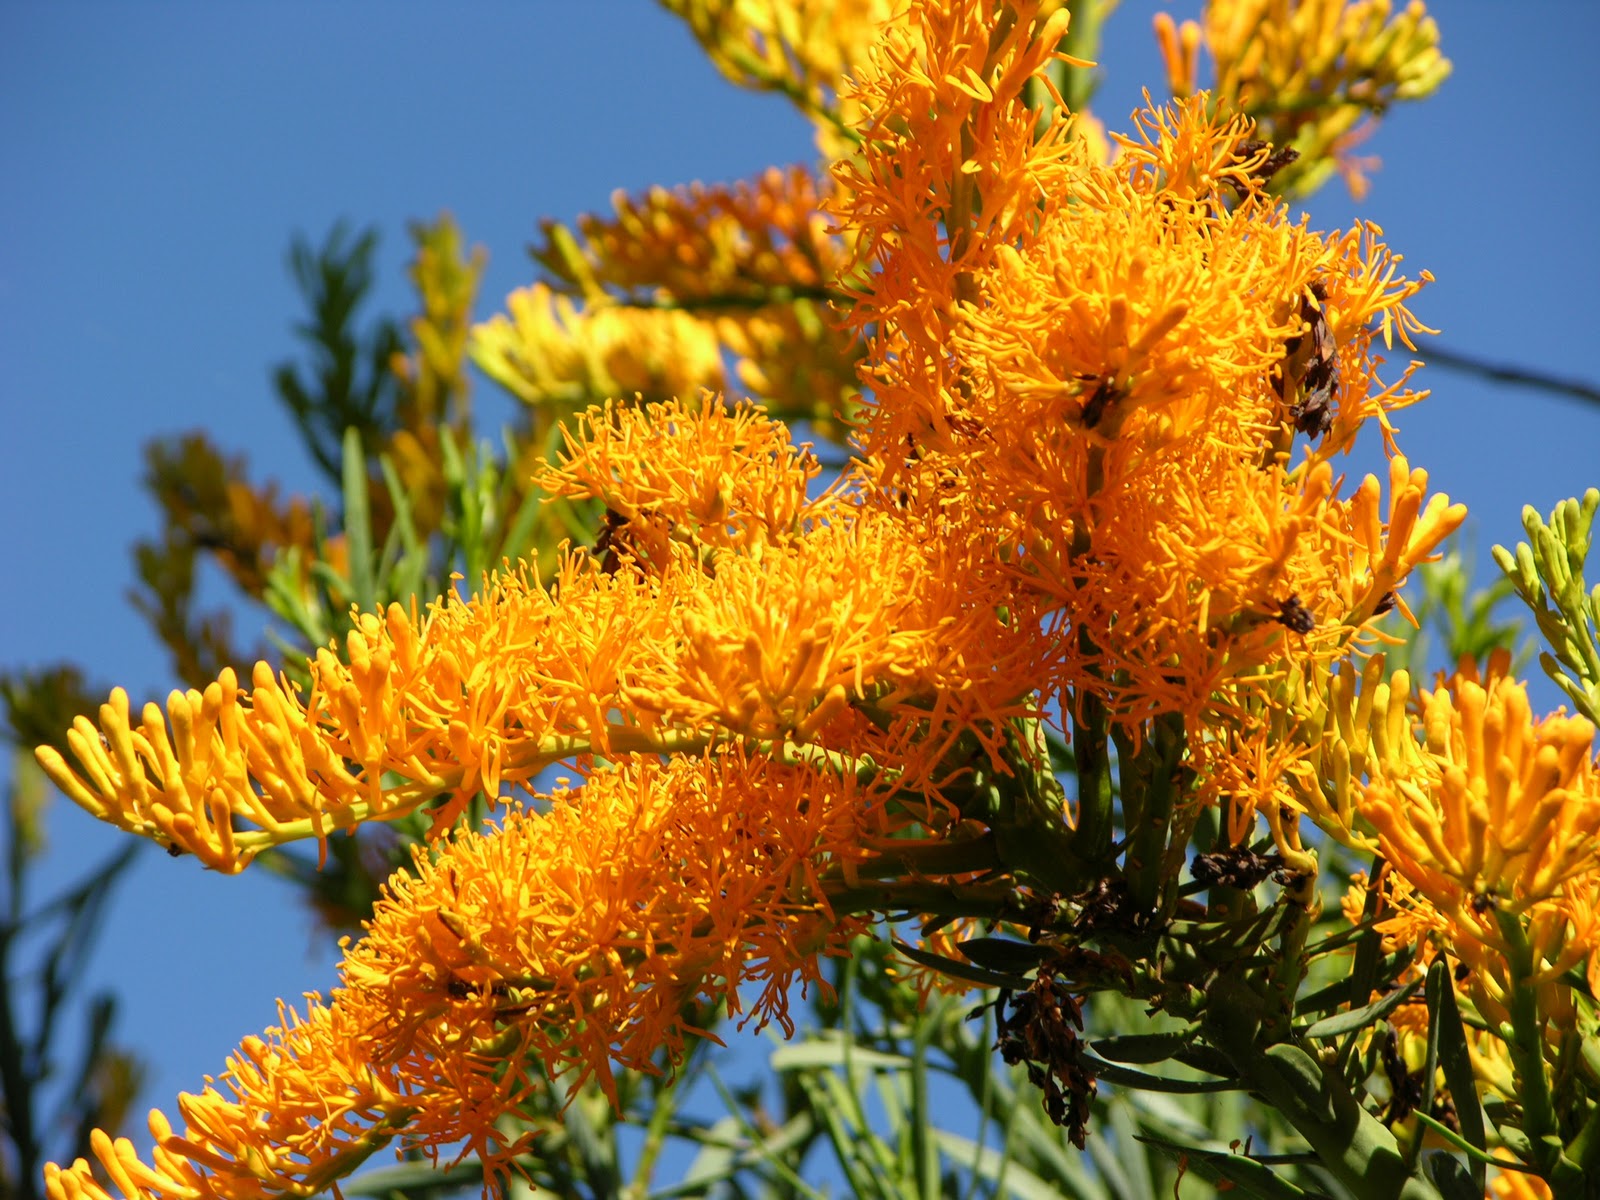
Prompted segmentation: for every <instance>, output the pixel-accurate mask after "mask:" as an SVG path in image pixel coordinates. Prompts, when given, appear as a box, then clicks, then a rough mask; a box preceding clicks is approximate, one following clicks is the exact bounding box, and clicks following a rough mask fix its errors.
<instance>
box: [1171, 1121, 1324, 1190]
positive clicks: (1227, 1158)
mask: <svg viewBox="0 0 1600 1200" xmlns="http://www.w3.org/2000/svg"><path fill="white" fill-rule="evenodd" d="M1139 1140H1140V1141H1141V1142H1145V1143H1147V1144H1148V1145H1152V1146H1155V1147H1157V1148H1158V1149H1160V1150H1164V1151H1166V1152H1167V1153H1168V1154H1170V1155H1172V1157H1173V1158H1174V1159H1175V1160H1176V1161H1178V1162H1179V1163H1182V1164H1184V1165H1185V1166H1186V1167H1187V1169H1188V1170H1190V1171H1193V1172H1194V1173H1195V1174H1197V1175H1199V1176H1200V1177H1201V1178H1203V1179H1205V1180H1207V1181H1209V1182H1211V1183H1213V1184H1232V1185H1233V1186H1234V1187H1236V1188H1239V1189H1240V1190H1242V1191H1243V1192H1244V1193H1245V1194H1246V1195H1249V1196H1255V1197H1257V1198H1258V1200H1313V1198H1318V1197H1320V1193H1316V1192H1308V1191H1306V1190H1305V1189H1304V1188H1300V1187H1297V1186H1296V1185H1295V1184H1292V1183H1290V1182H1289V1181H1288V1180H1287V1179H1284V1178H1283V1177H1282V1176H1280V1175H1278V1174H1277V1173H1276V1172H1275V1171H1273V1169H1272V1168H1271V1167H1269V1166H1267V1165H1265V1164H1264V1163H1259V1162H1257V1161H1256V1160H1255V1159H1253V1158H1249V1157H1247V1156H1245V1155H1243V1154H1235V1153H1233V1152H1232V1151H1226V1150H1210V1149H1207V1148H1206V1147H1204V1146H1187V1145H1184V1144H1182V1143H1180V1142H1170V1141H1168V1140H1167V1139H1165V1138H1159V1137H1154V1136H1152V1135H1150V1134H1143V1135H1141V1136H1140V1138H1139ZM1320 1200H1326V1198H1325V1197H1322V1198H1320Z"/></svg>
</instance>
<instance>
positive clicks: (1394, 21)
mask: <svg viewBox="0 0 1600 1200" xmlns="http://www.w3.org/2000/svg"><path fill="white" fill-rule="evenodd" d="M1155 27H1156V37H1157V40H1158V41H1159V43H1160V45H1161V53H1162V57H1163V58H1165V60H1166V64H1167V80H1168V84H1169V86H1170V87H1171V89H1172V94H1173V95H1174V96H1177V97H1180V98H1183V97H1188V96H1190V95H1193V94H1194V93H1195V92H1196V91H1197V90H1198V89H1199V86H1200V84H1199V75H1200V62H1199V59H1200V47H1201V46H1202V45H1204V46H1205V48H1206V49H1207V50H1209V51H1210V53H1211V58H1212V61H1213V63H1214V64H1215V67H1216V77H1215V80H1214V82H1213V83H1212V86H1211V89H1210V91H1211V97H1212V101H1213V102H1214V103H1215V104H1217V105H1218V106H1219V107H1220V108H1222V109H1224V110H1226V111H1229V112H1241V113H1244V114H1245V115H1247V116H1249V117H1251V118H1253V119H1254V120H1255V121H1256V122H1257V124H1258V126H1259V128H1260V130H1261V135H1262V136H1263V137H1265V138H1266V139H1267V140H1269V141H1271V142H1272V143H1274V144H1275V145H1277V146H1280V147H1293V148H1294V149H1295V150H1297V151H1298V152H1299V155H1300V160H1299V162H1297V163H1292V164H1287V165H1285V167H1284V169H1283V171H1282V172H1281V173H1280V174H1279V176H1278V183H1279V185H1280V186H1285V187H1287V188H1289V189H1293V190H1301V191H1311V190H1312V189H1314V188H1315V187H1316V186H1317V185H1318V184H1319V183H1320V182H1321V181H1322V179H1323V178H1325V177H1326V175H1327V173H1328V172H1329V171H1332V170H1335V169H1337V170H1338V171H1339V172H1340V173H1341V174H1342V175H1343V176H1344V178H1345V181H1346V183H1347V184H1348V186H1349V188H1350V190H1351V192H1352V193H1353V194H1354V195H1355V196H1356V198H1357V199H1360V198H1361V197H1362V196H1363V195H1365V193H1366V187H1367V181H1366V177H1365V174H1364V170H1363V169H1364V168H1365V167H1368V166H1371V165H1372V163H1371V162H1370V161H1364V160H1361V159H1359V158H1357V157H1355V156H1354V155H1353V154H1352V153H1351V150H1352V148H1353V147H1354V146H1356V145H1358V144H1359V143H1360V142H1361V141H1362V140H1363V139H1364V138H1365V137H1366V136H1367V134H1368V133H1369V132H1370V121H1371V118H1372V117H1373V116H1374V115H1376V114H1381V113H1383V112H1385V111H1386V110H1387V109H1388V108H1389V106H1390V105H1391V104H1394V103H1395V102H1396V101H1400V100H1416V99H1420V98H1422V97H1424V96H1427V95H1431V94H1432V93H1433V91H1434V90H1435V89H1437V88H1438V86H1439V85H1440V84H1441V83H1443V82H1444V80H1445V79H1446V78H1447V77H1448V76H1449V74H1450V62H1449V60H1448V59H1446V58H1445V57H1444V56H1443V55H1442V54H1440V52H1439V29H1438V26H1437V25H1436V24H1435V23H1434V20H1433V18H1432V17H1430V16H1428V15H1427V11H1426V9H1425V7H1424V6H1423V4H1422V2H1421V0H1412V2H1411V3H1410V4H1407V5H1406V7H1405V8H1404V9H1403V10H1401V11H1400V12H1398V13H1396V12H1394V5H1393V3H1392V0H1208V3H1207V4H1206V6H1205V13H1204V16H1203V17H1202V20H1201V23H1200V24H1196V23H1195V22H1193V21H1185V22H1183V24H1182V25H1181V26H1180V25H1178V24H1177V23H1176V22H1174V21H1173V19H1172V18H1171V17H1170V16H1168V15H1167V14H1166V13H1161V14H1159V15H1158V16H1157V17H1156V21H1155Z"/></svg>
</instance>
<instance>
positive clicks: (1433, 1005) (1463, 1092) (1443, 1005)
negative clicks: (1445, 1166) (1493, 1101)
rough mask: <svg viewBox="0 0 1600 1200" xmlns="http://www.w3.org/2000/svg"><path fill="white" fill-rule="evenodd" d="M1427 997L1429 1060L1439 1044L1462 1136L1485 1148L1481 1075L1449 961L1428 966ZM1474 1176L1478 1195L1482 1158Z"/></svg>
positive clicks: (1480, 1192) (1482, 1178)
mask: <svg viewBox="0 0 1600 1200" xmlns="http://www.w3.org/2000/svg"><path fill="white" fill-rule="evenodd" d="M1427 997H1428V1057H1429V1059H1430V1060H1431V1059H1433V1058H1434V1057H1435V1048H1436V1047H1437V1058H1438V1062H1439V1065H1440V1066H1441V1067H1443V1068H1444V1081H1445V1084H1446V1086H1448V1087H1449V1089H1450V1100H1451V1102H1452V1103H1453V1104H1454V1105H1455V1110H1456V1121H1457V1122H1458V1123H1459V1124H1460V1126H1461V1136H1462V1138H1463V1139H1464V1140H1465V1141H1466V1142H1467V1144H1468V1145H1470V1146H1472V1147H1473V1148H1474V1149H1475V1150H1478V1151H1480V1152H1482V1151H1486V1150H1487V1149H1488V1145H1489V1142H1488V1138H1487V1136H1486V1135H1487V1130H1486V1129H1485V1128H1484V1116H1483V1106H1482V1105H1481V1104H1480V1103H1479V1101H1478V1079H1477V1075H1476V1074H1475V1073H1474V1072H1473V1069H1472V1057H1471V1055H1469V1054H1468V1052H1467V1031H1466V1028H1465V1027H1464V1026H1463V1025H1462V1023H1461V1009H1460V1007H1459V1006H1458V1005H1457V1004H1456V992H1455V987H1454V985H1453V984H1452V983H1451V980H1450V974H1449V965H1448V964H1447V963H1446V962H1445V960H1443V959H1438V960H1436V961H1435V962H1434V964H1433V966H1432V967H1431V968H1429V970H1428V990H1427ZM1432 1078H1433V1072H1432V1070H1429V1072H1428V1079H1429V1081H1430V1087H1431V1080H1432ZM1429 1108H1431V1105H1430V1106H1425V1111H1426V1110H1427V1109H1429ZM1472 1178H1473V1180H1474V1186H1475V1187H1476V1188H1477V1191H1478V1195H1479V1196H1481V1195H1483V1188H1484V1182H1485V1172H1484V1169H1483V1164H1482V1162H1481V1161H1479V1160H1474V1163H1473V1169H1472Z"/></svg>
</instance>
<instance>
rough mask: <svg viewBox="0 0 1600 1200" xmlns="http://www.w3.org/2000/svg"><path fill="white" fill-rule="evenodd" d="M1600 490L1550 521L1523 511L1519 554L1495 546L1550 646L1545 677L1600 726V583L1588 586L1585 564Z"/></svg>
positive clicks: (1542, 659)
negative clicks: (1598, 634) (1598, 637)
mask: <svg viewBox="0 0 1600 1200" xmlns="http://www.w3.org/2000/svg"><path fill="white" fill-rule="evenodd" d="M1596 508H1600V489H1597V488H1590V489H1589V490H1588V491H1587V492H1585V493H1584V495H1583V499H1582V500H1581V501H1579V500H1575V499H1573V500H1563V501H1562V502H1561V503H1560V504H1558V505H1556V507H1555V511H1554V512H1552V513H1551V514H1550V519H1549V520H1548V521H1546V520H1544V519H1542V518H1541V517H1540V516H1539V513H1538V512H1537V511H1536V510H1535V509H1533V508H1532V507H1528V508H1524V509H1523V510H1522V527H1523V529H1525V530H1526V531H1527V534H1528V540H1527V541H1526V542H1520V543H1518V545H1517V549H1516V553H1514V554H1513V553H1512V552H1511V551H1509V550H1507V549H1506V548H1505V547H1503V546H1496V547H1495V548H1494V560H1495V563H1496V564H1497V565H1498V566H1499V567H1500V569H1501V570H1502V571H1503V572H1505V575H1506V578H1507V579H1508V580H1509V581H1510V582H1511V585H1512V586H1513V587H1515V588H1516V592H1517V595H1518V596H1520V597H1521V598H1522V601H1523V603H1525V604H1526V605H1527V606H1528V607H1529V608H1530V609H1531V610H1532V611H1533V618H1534V620H1535V621H1536V622H1538V625H1539V633H1540V635H1541V636H1542V637H1543V638H1544V641H1545V644H1546V645H1547V646H1548V647H1549V649H1548V650H1547V651H1545V652H1543V653H1541V654H1540V655H1539V665H1540V666H1541V667H1543V668H1544V672H1545V674H1546V675H1548V676H1550V678H1551V679H1553V680H1554V681H1555V682H1556V685H1557V686H1558V687H1559V688H1560V689H1561V690H1562V691H1563V692H1565V693H1566V694H1567V696H1568V697H1569V698H1570V699H1571V700H1572V703H1573V706H1574V707H1575V708H1576V709H1577V710H1578V711H1579V712H1580V713H1582V714H1583V715H1584V716H1586V717H1588V718H1589V720H1591V721H1593V722H1595V723H1596V724H1600V643H1597V642H1596V637H1595V630H1596V625H1597V621H1600V584H1596V585H1595V587H1594V589H1593V590H1590V589H1589V586H1588V584H1587V583H1586V582H1585V580H1584V575H1583V568H1584V563H1585V562H1586V561H1587V559H1588V556H1589V542H1590V532H1591V529H1592V527H1593V525H1594V514H1595V510H1596Z"/></svg>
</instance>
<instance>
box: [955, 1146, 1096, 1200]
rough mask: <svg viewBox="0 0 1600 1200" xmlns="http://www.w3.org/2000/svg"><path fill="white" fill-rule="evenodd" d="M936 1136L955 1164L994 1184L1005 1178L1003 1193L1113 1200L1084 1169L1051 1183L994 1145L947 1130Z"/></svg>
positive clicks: (1038, 1198)
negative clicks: (981, 1142) (983, 1144)
mask: <svg viewBox="0 0 1600 1200" xmlns="http://www.w3.org/2000/svg"><path fill="white" fill-rule="evenodd" d="M933 1136H934V1140H935V1141H937V1142H938V1144H939V1149H941V1150H942V1151H944V1153H945V1155H946V1156H947V1157H949V1159H950V1160H951V1161H952V1162H953V1163H955V1164H956V1165H958V1166H962V1167H966V1168H967V1169H968V1170H970V1171H971V1172H972V1173H973V1174H974V1175H976V1176H978V1177H979V1178H980V1179H986V1180H988V1181H989V1182H990V1183H991V1184H1000V1183H1001V1181H1002V1177H1003V1180H1004V1183H1003V1188H1002V1191H1003V1193H1004V1194H1008V1195H1012V1196H1017V1197H1019V1198H1020V1200H1062V1197H1063V1196H1065V1197H1067V1198H1068V1200H1109V1194H1108V1193H1107V1191H1106V1189H1105V1188H1104V1186H1103V1185H1100V1184H1098V1183H1096V1182H1095V1181H1094V1180H1093V1179H1092V1178H1091V1177H1090V1176H1089V1174H1088V1172H1087V1171H1083V1170H1082V1169H1081V1168H1080V1169H1078V1170H1077V1171H1076V1172H1075V1173H1074V1174H1073V1175H1072V1176H1071V1177H1061V1176H1058V1177H1057V1178H1055V1179H1053V1180H1050V1181H1048V1182H1047V1181H1046V1180H1044V1179H1041V1178H1040V1177H1039V1176H1038V1175H1036V1174H1034V1173H1033V1172H1032V1171H1030V1170H1029V1169H1028V1168H1027V1167H1025V1166H1022V1165H1021V1164H1019V1163H1017V1162H1015V1161H1008V1160H1007V1157H1006V1156H1005V1155H1004V1154H1002V1153H1000V1152H999V1151H998V1150H996V1149H995V1148H994V1147H992V1146H979V1145H978V1144H977V1143H975V1142H971V1141H968V1140H967V1139H966V1138H964V1137H960V1136H958V1135H956V1134H954V1133H950V1132H948V1131H946V1130H943V1129H936V1130H935V1131H934V1134H933Z"/></svg>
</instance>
